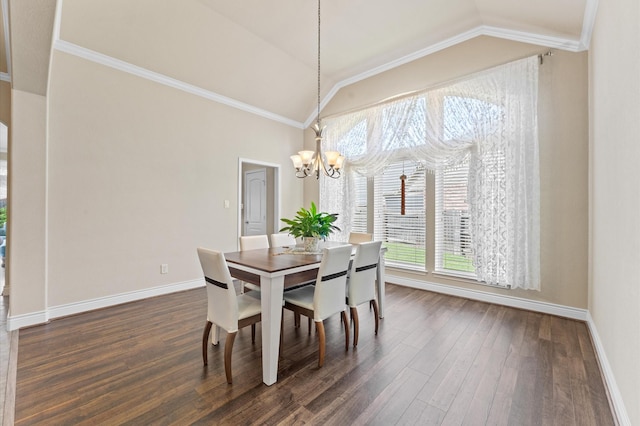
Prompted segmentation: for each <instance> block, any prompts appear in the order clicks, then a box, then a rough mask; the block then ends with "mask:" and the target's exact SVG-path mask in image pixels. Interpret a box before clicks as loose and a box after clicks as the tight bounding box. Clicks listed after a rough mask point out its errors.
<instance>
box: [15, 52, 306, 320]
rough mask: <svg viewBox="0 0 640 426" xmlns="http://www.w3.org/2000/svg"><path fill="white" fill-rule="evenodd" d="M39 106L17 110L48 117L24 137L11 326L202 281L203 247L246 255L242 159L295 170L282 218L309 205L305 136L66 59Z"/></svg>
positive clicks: (284, 182)
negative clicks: (241, 241) (297, 160)
mask: <svg viewBox="0 0 640 426" xmlns="http://www.w3.org/2000/svg"><path fill="white" fill-rule="evenodd" d="M20 101H21V99H20V98H18V99H15V102H16V103H19V102H20ZM39 101H40V103H39V104H38V105H37V107H38V108H35V107H34V106H33V105H32V106H31V108H26V107H25V108H24V109H22V108H20V106H19V105H18V108H14V114H16V115H17V116H15V117H14V122H17V123H18V124H20V122H21V121H20V119H21V116H20V111H21V110H24V111H28V113H26V114H25V121H26V120H28V119H37V120H38V121H37V122H36V123H37V126H33V128H27V126H26V124H25V125H24V126H21V127H19V126H16V128H15V139H14V140H15V141H16V142H17V143H16V149H14V150H13V154H12V155H13V160H14V162H13V163H12V165H13V169H14V174H13V182H14V183H16V185H17V186H16V187H15V188H14V189H15V191H14V195H15V196H14V198H13V199H12V208H14V210H17V209H18V208H20V207H21V205H22V204H21V203H20V200H23V199H29V200H32V202H31V203H30V204H29V207H30V210H29V211H28V212H25V210H26V209H21V211H20V213H16V214H15V218H14V223H10V225H11V226H12V227H13V231H14V234H13V235H12V236H13V237H14V238H13V241H14V243H15V244H12V246H11V250H12V252H11V259H12V262H25V261H26V260H27V259H28V260H29V262H30V263H29V266H30V268H31V270H29V271H26V270H24V269H21V270H19V271H18V269H16V268H14V269H13V270H12V271H13V272H14V274H13V278H14V280H13V283H12V297H11V299H10V303H11V317H16V316H29V315H36V314H38V313H39V312H40V311H42V310H45V311H47V312H50V311H51V310H52V309H60V308H61V307H65V306H66V307H69V306H72V307H73V306H76V305H78V306H82V304H86V303H88V302H90V301H94V300H109V298H113V297H114V296H117V295H122V294H130V293H135V292H144V291H146V290H149V289H154V288H160V287H162V286H171V285H176V284H180V283H188V282H193V281H197V280H199V279H201V277H202V272H201V270H200V265H199V263H198V260H197V256H196V248H197V247H198V246H206V247H210V248H216V249H220V250H224V251H231V250H235V249H236V247H237V237H238V235H237V230H238V224H237V220H238V219H237V218H238V212H237V206H238V200H237V197H238V187H237V177H238V158H240V157H242V158H251V159H255V160H258V161H265V162H269V163H274V164H286V165H287V166H286V167H283V168H282V175H283V176H282V179H281V190H280V194H281V196H282V214H283V215H287V216H289V215H292V214H294V213H295V211H296V210H297V208H298V207H299V206H300V205H301V203H302V186H301V185H300V184H299V182H297V179H295V177H294V176H293V171H292V170H291V167H289V166H288V163H289V162H290V160H289V155H290V154H291V152H295V151H298V150H300V149H301V146H302V141H303V135H302V130H300V129H296V128H293V127H290V126H287V125H285V124H282V123H278V122H274V121H271V120H268V119H265V118H261V117H259V116H256V115H252V114H249V113H246V112H243V111H240V110H237V109H234V108H230V107H227V106H224V105H221V104H218V103H215V102H212V101H210V100H207V99H204V98H200V97H198V96H195V95H191V94H188V93H185V92H182V91H180V90H176V89H173V88H170V87H167V86H163V85H160V84H157V83H154V82H151V81H149V80H146V79H143V78H140V77H136V76H133V75H131V74H127V73H124V72H121V71H119V70H116V69H113V68H109V67H105V66H102V65H99V64H96V63H93V62H89V61H86V60H84V59H82V58H79V57H76V56H71V55H68V54H66V53H62V52H59V51H54V52H53V60H52V64H51V79H50V87H49V93H48V96H47V98H46V103H45V101H44V98H41V99H39ZM45 108H46V114H48V122H47V123H48V124H47V126H45V120H44V117H45ZM20 130H22V131H23V132H22V133H21V132H20ZM27 130H29V131H30V132H35V133H37V137H30V135H26V134H25V133H24V132H26V131H27ZM45 130H46V132H45ZM45 133H46V134H47V137H46V138H45V136H44V135H45ZM45 142H46V143H45ZM45 149H46V151H45ZM45 153H46V154H47V155H46V157H45ZM45 160H46V166H45ZM34 181H35V184H33V183H32V182H34ZM34 190H37V192H34ZM45 193H46V199H47V203H46V205H45V204H44V203H42V202H41V203H40V204H36V203H35V202H36V201H43V200H44V198H43V194H45ZM224 200H229V201H230V203H229V204H230V208H224ZM23 214H24V216H23ZM33 216H35V217H33ZM45 219H46V228H44V223H45ZM22 224H24V228H23V227H21V225H22ZM34 238H36V239H38V243H40V244H36V246H37V247H33V245H30V246H29V248H33V250H29V252H28V253H27V252H24V253H23V252H22V251H21V250H20V247H19V246H18V244H21V245H22V244H26V243H25V242H30V241H31V240H32V239H34ZM45 241H46V243H45ZM45 247H46V252H45ZM25 249H26V247H25ZM163 263H166V264H168V265H169V273H168V274H160V265H161V264H163ZM11 266H12V267H13V265H11ZM73 309H75V308H73ZM62 311H64V310H62ZM33 318H35V317H33Z"/></svg>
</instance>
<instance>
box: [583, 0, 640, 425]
mask: <svg viewBox="0 0 640 426" xmlns="http://www.w3.org/2000/svg"><path fill="white" fill-rule="evenodd" d="M639 23H640V3H639V2H638V1H637V0H620V1H617V2H612V1H601V2H600V3H599V6H598V15H597V20H596V26H595V31H594V33H593V40H592V44H591V51H590V114H591V117H590V118H591V119H590V122H591V150H590V154H591V155H590V215H591V218H590V237H591V241H590V248H591V249H590V265H591V269H590V288H589V311H590V313H591V316H592V318H593V322H594V324H595V327H596V329H597V333H598V335H599V337H600V340H601V344H602V347H603V349H604V353H605V356H606V359H607V360H608V364H609V366H610V368H611V373H612V376H613V378H614V379H615V382H616V384H617V388H618V390H619V395H614V397H616V396H620V397H621V399H622V401H623V403H624V407H626V411H627V414H628V420H629V421H630V424H633V425H640V270H639V269H638V265H640V221H639V220H638V214H639V212H640V167H638V165H639V164H640V25H639ZM622 420H623V421H624V420H625V419H622ZM623 424H624V423H623Z"/></svg>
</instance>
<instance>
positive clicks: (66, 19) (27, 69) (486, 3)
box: [0, 0, 597, 123]
mask: <svg viewBox="0 0 640 426" xmlns="http://www.w3.org/2000/svg"><path fill="white" fill-rule="evenodd" d="M0 1H3V2H6V1H8V3H9V6H10V9H11V12H10V14H11V20H10V26H11V29H10V34H11V38H12V49H13V55H12V59H13V61H11V62H9V63H11V64H12V70H11V73H10V74H12V80H13V84H14V87H15V85H16V84H19V85H20V87H21V89H22V90H27V91H33V92H37V93H41V92H42V91H43V86H44V85H45V84H46V81H47V66H48V65H47V64H48V58H49V55H50V51H51V50H50V46H51V38H52V36H51V31H52V28H53V21H54V17H55V11H54V10H53V7H52V6H53V5H55V0H0ZM61 1H62V0H58V3H60V2H61ZM596 7H597V0H537V1H535V2H532V1H530V0H393V1H389V0H322V37H321V44H322V92H323V97H325V96H326V95H327V94H329V93H330V92H331V91H332V89H333V91H335V90H336V89H338V88H339V87H341V86H344V85H346V84H348V83H350V82H354V81H358V80H360V79H362V78H365V77H367V76H370V75H374V74H375V73H378V72H381V71H384V70H386V69H389V68H392V67H394V66H398V65H400V64H402V63H406V62H408V61H410V60H413V59H417V58H419V57H422V56H425V55H427V54H429V53H433V52H435V51H438V50H440V49H442V48H446V47H448V46H451V45H454V44H456V43H459V42H462V41H465V40H468V39H470V38H472V37H475V36H479V35H490V36H494V37H501V38H506V39H511V40H516V41H521V42H527V43H532V44H537V45H541V46H546V47H551V48H558V49H566V50H570V51H580V50H584V49H586V48H587V47H588V44H589V39H590V35H591V26H592V24H593V19H594V17H595V10H596ZM60 16H61V24H60V32H59V34H60V36H59V40H58V38H57V35H55V34H54V35H53V41H54V44H53V45H54V48H55V47H57V48H59V49H60V50H65V49H66V50H65V51H67V52H75V53H76V54H79V55H81V56H82V55H85V53H82V52H84V50H82V49H88V52H97V53H98V54H101V55H105V56H106V57H109V58H114V59H115V60H118V61H124V63H127V64H132V65H134V66H136V67H140V68H141V69H144V70H148V71H149V72H152V73H157V74H159V75H162V76H166V77H168V78H170V79H174V80H176V81H179V82H183V83H186V84H189V85H192V86H193V87H197V88H199V89H201V90H203V91H204V92H206V93H211V94H215V95H219V96H222V97H225V98H226V99H230V100H233V101H237V102H238V103H241V104H242V105H246V106H248V107H251V108H255V109H257V110H260V111H265V112H268V113H270V114H274V115H276V116H278V117H283V118H284V119H286V120H292V121H293V122H298V123H303V122H307V123H308V122H309V120H310V119H312V118H313V115H314V111H315V103H316V90H317V87H316V71H317V68H316V67H317V63H316V61H317V56H316V55H317V51H316V49H317V18H318V17H317V1H315V0H233V1H230V0H164V1H163V2H157V1H156V0H137V1H136V2H135V3H131V2H130V0H91V1H86V0H64V3H62V13H61V15H60ZM34 17H37V18H38V19H34ZM43 21H45V22H43ZM46 21H49V22H48V24H46ZM3 44H4V40H0V45H3ZM69 46H72V47H73V48H69ZM73 49H76V50H73ZM0 52H1V50H0ZM85 57H87V58H89V55H88V54H87V55H85ZM3 63H5V61H0V64H3ZM43 64H45V66H43ZM43 68H44V69H43ZM34 69H36V70H39V71H37V72H39V73H40V74H39V75H33V74H34ZM3 72H4V73H7V74H8V73H9V72H8V70H2V69H0V73H3ZM37 72H36V73H37Z"/></svg>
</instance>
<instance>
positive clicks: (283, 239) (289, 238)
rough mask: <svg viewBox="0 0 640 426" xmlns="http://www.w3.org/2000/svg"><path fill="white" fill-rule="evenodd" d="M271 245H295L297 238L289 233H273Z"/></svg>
mask: <svg viewBox="0 0 640 426" xmlns="http://www.w3.org/2000/svg"><path fill="white" fill-rule="evenodd" d="M270 239H271V247H283V246H295V245H296V239H295V237H294V236H293V235H289V234H271V236H270Z"/></svg>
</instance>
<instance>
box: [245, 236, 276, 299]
mask: <svg viewBox="0 0 640 426" xmlns="http://www.w3.org/2000/svg"><path fill="white" fill-rule="evenodd" d="M265 248H269V238H268V237H267V236H266V235H243V236H241V237H240V251H245V250H257V249H265ZM246 289H249V290H253V291H260V286H258V285H255V284H251V283H246V282H244V281H243V282H242V284H241V290H240V291H241V292H242V293H244V291H245V290H246Z"/></svg>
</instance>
